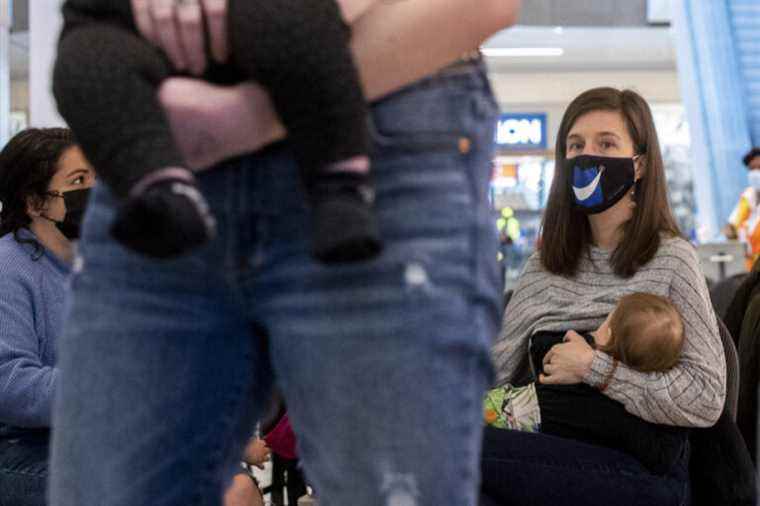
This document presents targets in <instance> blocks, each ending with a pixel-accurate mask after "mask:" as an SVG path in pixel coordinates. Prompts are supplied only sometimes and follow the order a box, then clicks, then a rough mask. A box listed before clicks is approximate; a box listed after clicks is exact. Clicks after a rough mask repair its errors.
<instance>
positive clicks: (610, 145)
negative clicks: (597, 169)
mask: <svg viewBox="0 0 760 506" xmlns="http://www.w3.org/2000/svg"><path fill="white" fill-rule="evenodd" d="M600 145H601V147H602V149H612V148H614V147H615V143H614V142H610V141H602V142H601V144H600Z"/></svg>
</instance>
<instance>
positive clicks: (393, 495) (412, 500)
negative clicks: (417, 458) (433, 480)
mask: <svg viewBox="0 0 760 506" xmlns="http://www.w3.org/2000/svg"><path fill="white" fill-rule="evenodd" d="M380 492H381V494H382V497H383V498H384V500H385V506H417V504H418V499H419V495H420V494H419V488H418V486H417V478H416V477H415V476H414V474H413V473H400V472H393V471H386V472H384V473H383V475H382V481H381V485H380Z"/></svg>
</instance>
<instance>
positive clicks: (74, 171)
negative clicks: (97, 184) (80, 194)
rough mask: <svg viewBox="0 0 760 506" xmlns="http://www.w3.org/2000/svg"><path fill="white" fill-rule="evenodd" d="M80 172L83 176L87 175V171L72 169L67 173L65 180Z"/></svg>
mask: <svg viewBox="0 0 760 506" xmlns="http://www.w3.org/2000/svg"><path fill="white" fill-rule="evenodd" d="M80 172H81V173H84V174H87V173H88V172H89V171H88V170H87V169H74V170H72V171H71V172H69V173H68V174H66V179H68V178H70V177H71V176H74V175H76V174H79V173H80Z"/></svg>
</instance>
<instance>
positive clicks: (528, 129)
mask: <svg viewBox="0 0 760 506" xmlns="http://www.w3.org/2000/svg"><path fill="white" fill-rule="evenodd" d="M546 123H547V121H546V113H537V114H522V113H506V114H502V115H501V116H500V117H499V123H498V124H497V126H496V144H498V145H499V146H500V147H502V148H503V149H507V150H514V151H526V150H542V149H546Z"/></svg>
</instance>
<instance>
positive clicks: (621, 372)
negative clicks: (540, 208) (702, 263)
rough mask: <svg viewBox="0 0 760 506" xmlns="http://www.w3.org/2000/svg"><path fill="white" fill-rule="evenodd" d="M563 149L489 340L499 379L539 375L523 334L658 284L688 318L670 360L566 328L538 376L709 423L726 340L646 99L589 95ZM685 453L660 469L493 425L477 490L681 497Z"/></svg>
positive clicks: (608, 92)
mask: <svg viewBox="0 0 760 506" xmlns="http://www.w3.org/2000/svg"><path fill="white" fill-rule="evenodd" d="M556 156H557V160H556V162H557V163H556V167H557V170H556V174H555V177H554V181H553V183H552V187H551V192H550V195H549V202H548V205H547V208H546V212H545V215H544V219H543V226H542V234H541V243H540V247H539V249H538V251H537V252H536V253H535V254H534V255H533V256H532V257H531V258H530V259H529V260H528V263H527V266H526V268H525V271H524V272H523V274H522V276H521V278H520V280H519V282H518V285H517V287H516V289H515V292H514V295H513V296H512V298H511V300H510V303H509V305H508V307H507V310H506V315H507V316H506V317H505V321H504V325H503V328H502V331H501V333H500V335H499V338H498V339H497V342H496V344H495V345H494V348H493V358H494V361H495V364H496V369H497V386H499V385H504V384H505V383H513V384H524V383H527V382H528V381H529V380H530V367H529V350H528V343H529V340H530V338H531V336H533V335H534V334H536V333H537V332H554V333H557V334H558V335H559V336H564V335H565V333H566V332H567V331H569V330H575V331H578V332H583V331H589V330H593V329H595V328H597V327H598V326H599V325H600V324H601V323H602V322H603V321H604V320H605V318H606V317H607V315H608V314H609V313H610V312H611V311H612V310H613V308H614V307H615V305H616V304H617V303H618V301H619V300H620V298H621V297H622V296H624V295H626V294H628V293H632V292H645V293H652V294H655V295H659V296H662V297H665V298H667V299H668V300H669V301H670V302H671V303H672V304H673V306H675V308H676V309H677V310H678V312H679V313H680V314H681V316H682V319H683V323H684V329H683V330H684V332H683V334H684V335H683V347H682V350H681V352H680V356H679V359H678V362H677V363H676V364H675V365H674V366H673V367H672V368H671V369H669V370H668V371H666V372H641V371H637V370H635V369H633V368H632V367H629V366H628V365H626V364H623V363H620V362H619V361H616V360H614V359H613V357H612V356H611V355H610V354H609V353H606V352H605V351H602V350H600V349H597V350H594V349H593V348H592V347H591V346H590V345H589V344H588V343H587V342H586V341H585V340H583V339H571V340H570V341H567V342H563V343H561V344H557V345H555V346H554V347H553V348H552V349H551V351H550V352H549V353H547V355H546V358H545V360H543V366H544V374H543V375H542V376H541V378H540V379H541V382H542V383H543V384H545V385H571V384H579V383H584V384H586V385H588V386H590V387H593V388H596V389H598V390H599V391H601V393H602V394H603V395H605V396H606V397H608V398H609V399H611V400H614V401H617V402H619V403H621V404H622V406H624V409H625V410H626V411H627V412H628V413H629V414H630V415H631V416H636V417H638V418H640V419H642V420H645V421H647V422H651V423H653V424H661V425H663V426H678V427H707V426H711V425H713V424H714V423H715V422H716V421H717V420H718V418H719V417H720V415H721V412H722V410H723V403H724V400H725V375H726V365H725V357H724V354H723V347H722V345H721V341H720V337H719V334H718V327H717V321H716V317H715V314H714V312H713V310H712V307H711V304H710V299H709V296H708V293H707V286H706V284H705V280H704V276H703V275H702V274H701V273H700V270H699V264H698V261H697V256H696V252H695V251H694V249H693V247H692V246H691V245H690V244H689V243H688V242H687V241H685V240H684V239H683V238H682V237H681V235H680V232H679V230H678V227H677V225H676V223H675V220H674V219H673V216H672V214H671V212H670V208H669V206H668V201H667V197H666V187H665V176H664V169H663V162H662V155H661V153H660V147H659V143H658V140H657V134H656V131H655V127H654V122H653V119H652V115H651V111H650V110H649V107H648V105H647V104H646V102H645V101H644V100H643V99H642V98H641V97H640V96H639V95H637V94H636V93H635V92H632V91H619V90H615V89H612V88H597V89H593V90H589V91H587V92H585V93H583V94H581V95H580V96H579V97H577V98H576V99H575V100H574V101H573V102H572V103H571V104H570V106H569V107H568V109H567V111H566V112H565V115H564V117H563V119H562V123H561V126H560V131H559V134H558V137H557V149H556ZM579 409H582V408H580V407H579ZM589 416H593V413H589ZM609 423H611V424H612V423H613V422H612V421H610V422H609ZM663 429H664V430H669V429H668V428H667V427H663ZM621 430H623V428H622V427H621ZM688 454H689V452H688V445H684V451H682V452H681V454H680V455H678V458H677V459H676V461H675V462H674V463H673V465H672V466H670V469H668V470H667V471H666V472H664V473H662V474H655V473H653V472H652V471H651V470H649V469H647V468H646V467H645V466H643V465H642V464H641V463H640V462H639V461H638V460H636V459H635V458H634V457H633V456H632V455H629V454H627V453H625V452H622V451H619V450H615V449H612V448H607V447H603V446H600V445H592V444H588V443H585V442H581V441H576V440H572V439H566V438H562V437H556V436H552V435H547V434H541V433H526V432H518V431H508V430H499V429H494V428H491V427H486V431H485V437H484V446H483V458H482V471H483V480H482V482H483V485H482V499H481V500H482V504H483V505H492V504H532V505H537V506H540V505H544V504H546V505H549V504H552V505H554V504H557V503H562V504H583V505H584V506H593V505H597V504H598V505H602V504H604V505H606V504H610V503H614V504H617V505H629V504H630V505H634V504H657V505H671V504H672V505H681V504H686V503H688V497H689V480H688Z"/></svg>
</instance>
